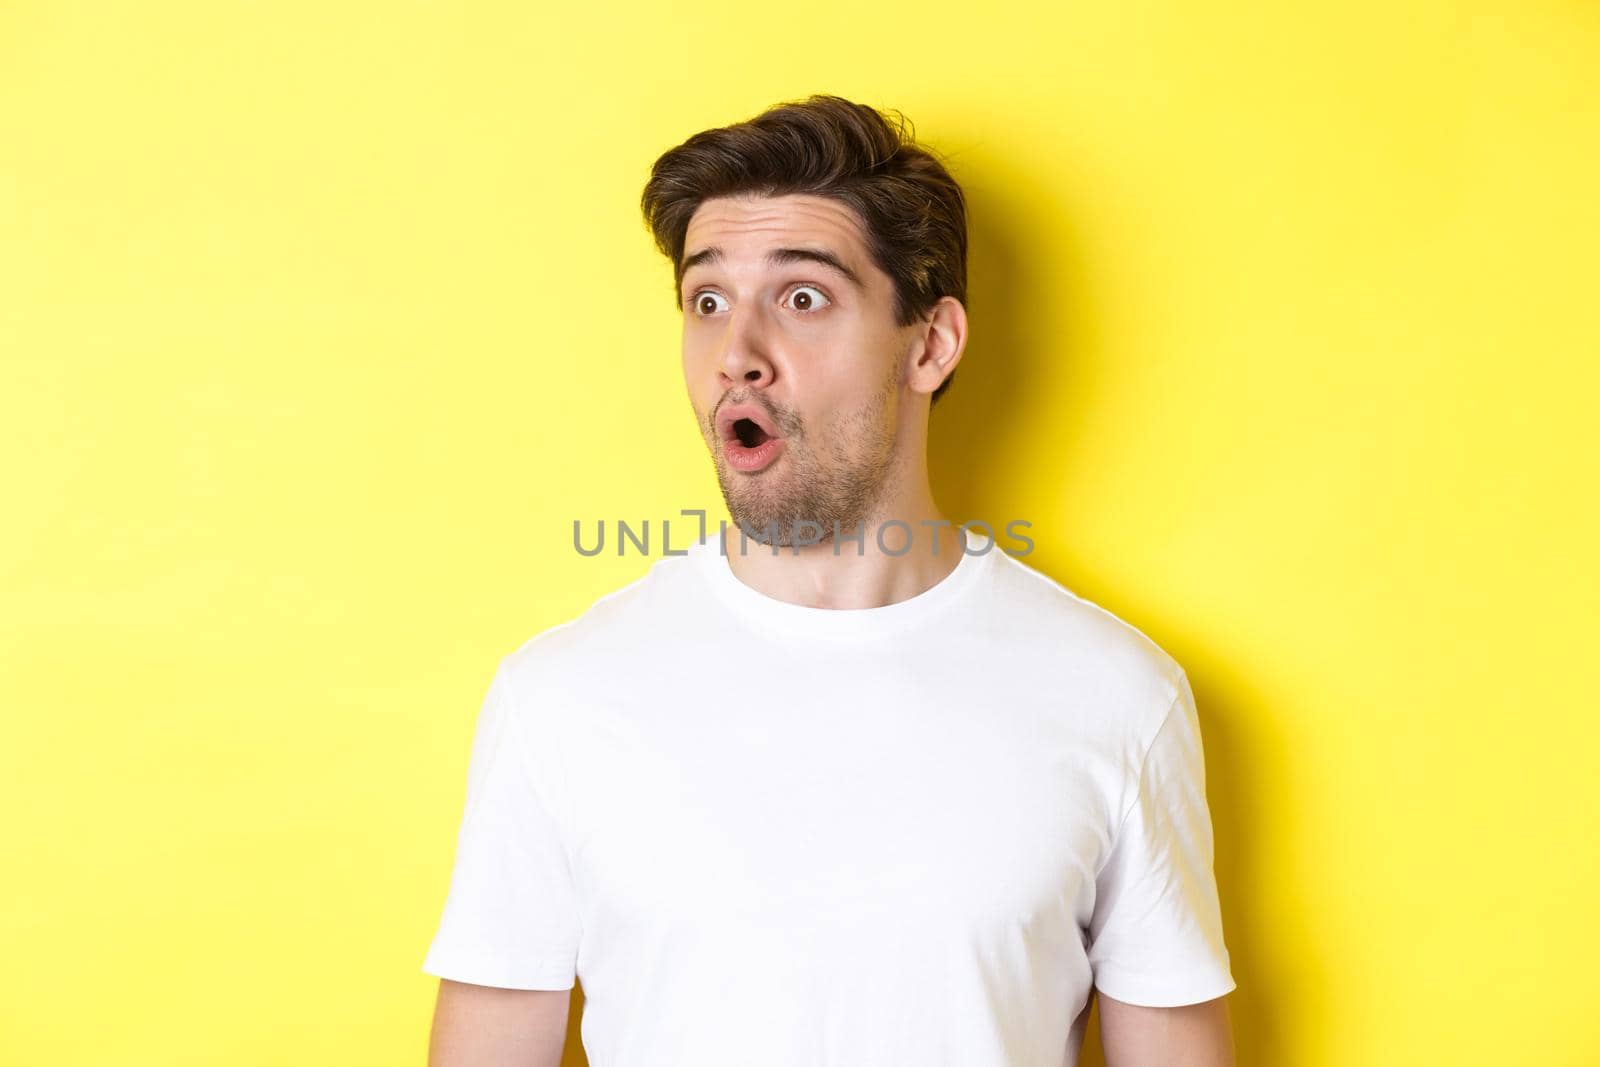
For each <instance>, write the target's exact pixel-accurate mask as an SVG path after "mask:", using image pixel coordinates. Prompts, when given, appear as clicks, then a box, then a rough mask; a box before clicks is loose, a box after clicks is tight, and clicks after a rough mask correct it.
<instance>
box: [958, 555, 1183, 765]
mask: <svg viewBox="0 0 1600 1067" xmlns="http://www.w3.org/2000/svg"><path fill="white" fill-rule="evenodd" d="M998 555H999V558H998V559H996V560H995V561H994V567H993V580H992V583H991V587H992V590H993V594H994V595H993V597H992V598H991V600H990V601H989V603H990V605H991V607H990V619H989V623H988V625H989V626H990V627H992V628H996V629H998V630H1000V631H1001V632H1002V633H1003V635H1004V638H1005V639H1006V640H1007V641H1008V642H1010V643H1013V644H1014V646H1015V647H1017V648H1020V649H1021V650H1022V651H1024V652H1025V653H1026V654H1027V655H1028V657H1029V659H1030V660H1031V661H1032V662H1036V663H1039V664H1043V665H1048V667H1049V669H1050V671H1051V673H1052V674H1054V675H1056V676H1057V677H1059V678H1060V680H1061V682H1062V684H1063V687H1064V688H1067V689H1070V690H1072V691H1074V692H1075V693H1077V694H1079V695H1084V696H1087V697H1089V698H1091V699H1090V703H1091V704H1092V706H1093V707H1095V708H1098V709H1101V710H1102V711H1103V713H1104V714H1106V715H1107V716H1110V717H1112V718H1114V719H1116V720H1117V724H1118V725H1121V726H1124V727H1131V728H1132V730H1133V733H1134V734H1135V735H1136V736H1141V737H1143V736H1147V735H1149V734H1153V733H1154V731H1155V729H1156V728H1157V727H1158V726H1159V725H1160V721H1161V720H1162V719H1163V718H1164V717H1165V716H1166V713H1167V711H1168V709H1169V708H1170V707H1171V706H1172V704H1173V701H1174V700H1175V699H1176V698H1177V697H1178V696H1179V695H1180V694H1181V693H1182V692H1183V691H1184V687H1185V684H1186V678H1185V673H1184V669H1183V667H1182V665H1181V664H1179V662H1178V661H1177V659H1176V658H1174V657H1173V656H1172V655H1171V654H1170V653H1169V652H1168V651H1167V650H1166V649H1165V648H1163V647H1162V646H1161V645H1160V644H1158V643H1157V642H1156V641H1155V640H1154V639H1153V638H1152V637H1151V636H1150V635H1149V634H1147V633H1146V632H1145V631H1143V630H1141V629H1140V628H1139V627H1137V626H1135V625H1133V624H1132V623H1131V622H1129V621H1128V620H1126V619H1124V618H1122V617H1121V616H1119V615H1117V614H1116V613H1114V612H1112V611H1111V610H1109V609H1108V608H1105V607H1103V606H1101V605H1100V604H1097V603H1095V602H1094V601H1092V600H1090V599H1088V598H1087V597H1084V596H1082V595H1080V594H1078V593H1076V592H1074V591H1073V590H1072V589H1070V588H1068V587H1067V586H1066V585H1065V584H1063V583H1062V582H1060V581H1057V580H1056V579H1054V578H1051V577H1050V576H1049V575H1047V574H1045V573H1043V572H1042V571H1040V570H1038V569H1037V568H1035V567H1033V566H1031V565H1030V564H1028V563H1025V562H1024V561H1023V560H1021V559H1019V558H1017V557H1015V556H1012V555H1009V554H1007V553H1005V552H1003V551H1001V552H999V553H998ZM1108 725H1111V724H1110V723H1108Z"/></svg>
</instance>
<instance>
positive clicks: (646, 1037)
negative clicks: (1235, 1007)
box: [422, 528, 1235, 1067]
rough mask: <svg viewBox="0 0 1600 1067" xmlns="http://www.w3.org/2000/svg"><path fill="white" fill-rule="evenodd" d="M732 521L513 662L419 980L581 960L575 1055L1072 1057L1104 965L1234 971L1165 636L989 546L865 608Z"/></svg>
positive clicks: (1204, 989) (899, 1059)
mask: <svg viewBox="0 0 1600 1067" xmlns="http://www.w3.org/2000/svg"><path fill="white" fill-rule="evenodd" d="M946 533H947V534H949V531H946ZM739 541H740V535H739V531H738V530H737V528H734V529H733V530H732V531H731V534H730V535H729V536H727V537H726V539H725V540H724V538H723V537H722V536H720V535H719V534H717V533H712V534H710V535H709V536H708V537H706V538H705V539H704V540H702V541H700V542H698V543H696V544H695V545H694V546H693V547H691V548H689V549H688V550H687V554H685V555H672V556H665V557H663V558H661V559H659V560H657V561H656V562H655V563H654V564H653V565H652V566H651V567H650V568H649V569H648V571H647V572H646V573H645V574H644V575H643V576H642V577H640V578H639V579H638V580H636V581H634V582H632V583H630V584H628V585H626V586H623V587H622V588H620V589H618V590H616V591H614V592H612V593H609V594H607V595H606V596H604V597H601V598H600V599H599V600H598V601H596V602H595V603H594V604H593V605H592V606H591V607H590V608H589V609H588V610H586V611H585V612H584V613H583V614H581V615H580V616H578V617H577V618H575V619H572V620H570V621H568V622H565V623H562V624H560V625H558V626H555V627H552V628H551V629H548V630H545V631H544V632H542V633H540V634H538V635H537V636H535V637H533V638H532V639H530V640H529V641H528V642H527V643H525V644H524V645H522V646H521V647H520V648H518V649H517V650H516V651H514V652H512V653H510V654H509V655H507V656H506V657H505V658H504V659H502V660H501V661H500V663H499V667H498V670H497V671H496V673H495V675H494V678H493V681H492V682H491V684H490V686H489V690H488V694H487V696H486V698H485V700H484V703H483V706H482V710H481V712H480V713H479V717H478V723H477V732H476V735H475V739H474V742H473V748H472V756H471V762H470V766H469V769H468V774H467V787H466V806H465V812H464V815H463V817H462V821H461V825H460V830H459V835H458V838H457V848H456V856H455V867H454V870H453V873H452V877H451V883H450V888H449V894H448V897H447V899H446V902H445V905H444V909H443V916H442V919H441V921H440V924H439V927H438V931H437V933H436V934H435V936H434V939H433V942H432V945H431V947H430V949H429V951H428V954H427V958H426V961H425V963H424V964H423V968H422V969H423V971H424V972H426V973H428V974H432V975H436V976H438V977H440V978H449V979H454V980H455V981H459V982H469V983H474V984H478V985H488V986H503V987H509V988H516V989H566V988H569V987H571V986H572V985H573V980H574V977H575V976H576V977H577V978H579V979H581V981H582V983H583V991H584V1006H583V1017H582V1024H581V1026H582V1039H583V1044H584V1047H585V1050H586V1051H587V1054H588V1057H589V1062H590V1063H592V1064H594V1067H721V1065H728V1067H734V1065H737V1067H750V1065H751V1064H760V1065H762V1067H791V1065H793V1067H802V1065H803V1067H819V1065H834V1064H847V1065H850V1067H879V1065H881V1067H890V1065H893V1067H904V1065H907V1064H916V1065H918V1067H941V1065H949V1067H1063V1065H1066V1067H1071V1065H1072V1064H1074V1063H1075V1062H1076V1060H1077V1057H1078V1050H1079V1046H1080V1044H1081V1041H1082V1037H1083V1027H1084V1023H1085V1020H1086V1017H1087V1010H1086V1006H1087V1003H1088V997H1089V993H1090V987H1091V984H1092V985H1093V986H1096V987H1098V988H1099V989H1101V990H1103V991H1104V992H1105V993H1106V995H1108V996H1111V997H1114V998H1116V999H1118V1000H1122V1001H1126V1002H1129V1003H1133V1004H1145V1005H1157V1006H1169V1005H1179V1004H1190V1003H1196V1002H1199V1001H1204V1000H1209V999H1211V998H1213V997H1218V996H1221V995H1223V994H1224V993H1227V992H1229V991H1230V990H1232V989H1233V988H1234V986H1235V983H1234V981H1233V978H1232V976H1231V974H1230V971H1229V958H1228V951H1227V949H1226V948H1225V946H1224V943H1223V936H1222V920H1221V914H1220V910H1219V907H1218V899H1217V890H1216V883H1215V880H1214V876H1213V871H1212V830H1211V822H1210V816H1209V813H1208V810H1207V807H1206V800H1205V769H1204V763H1203V761H1202V752H1201V743H1200V733H1199V724H1198V720H1197V718H1196V713H1195V705H1194V698H1193V694H1192V692H1191V690H1190V687H1189V682H1188V678H1187V676H1186V675H1185V673H1184V671H1183V669H1182V668H1181V667H1180V666H1179V665H1178V664H1177V663H1176V662H1175V661H1174V660H1173V659H1172V658H1171V657H1170V656H1168V655H1167V654H1166V653H1165V652H1163V651H1162V650H1161V649H1160V648H1159V647H1158V646H1156V645H1155V644H1154V643H1153V642H1152V641H1151V640H1150V639H1149V638H1148V637H1146V636H1145V635H1144V634H1143V633H1141V632H1140V631H1138V630H1137V629H1135V628H1134V627H1132V626H1131V625H1129V624H1128V623H1125V622H1123V621H1121V620H1120V619H1118V618H1117V617H1116V616H1114V615H1112V614H1111V613H1109V612H1108V611H1106V610H1105V609H1103V608H1100V607H1098V606H1096V605H1095V604H1093V603H1091V602H1089V601H1087V600H1084V599H1083V598H1081V597H1079V596H1077V595H1076V594H1074V593H1072V592H1070V591H1068V590H1067V589H1065V588H1064V587H1063V586H1061V585H1060V584H1058V583H1057V582H1055V581H1053V580H1051V579H1049V578H1047V577H1045V576H1044V575H1042V574H1041V573H1039V572H1038V571H1036V570H1034V569H1033V568H1032V567H1029V566H1028V565H1026V564H1024V563H1023V562H1022V561H1021V560H1019V559H1017V558H1015V557H1012V556H1010V555H1008V554H1006V553H1005V552H1004V551H1003V550H1001V549H999V548H997V547H995V546H994V542H993V541H992V540H988V539H985V538H983V537H981V536H980V535H977V534H970V535H969V541H970V546H969V553H970V554H968V553H964V554H963V555H962V557H961V559H960V562H959V565H958V566H957V567H956V568H955V570H954V571H953V572H952V573H950V574H949V575H947V576H946V577H945V578H944V579H943V580H941V581H940V582H939V583H937V584H936V585H934V586H933V587H931V588H929V589H927V590H926V591H924V592H922V593H920V594H919V595H917V596H914V597H911V598H910V599H907V600H903V601H900V602H898V603H894V604H890V605H887V606H884V607H877V608H866V609H859V610H833V609H827V608H811V607H804V606H801V605H798V604H792V603H789V602H787V601H781V600H777V599H775V598H772V597H769V596H767V595H766V594H763V593H760V592H758V591H756V590H755V589H754V588H752V587H750V586H748V585H745V584H744V583H743V582H742V581H741V580H740V579H739V578H738V577H737V576H736V575H735V574H734V573H733V571H732V570H731V568H730V566H729V561H728V558H727V555H726V554H725V553H733V552H738V551H739V550H740V547H739ZM940 541H941V550H942V551H953V552H959V551H961V548H960V543H959V540H958V539H957V538H956V537H955V536H954V535H950V536H945V537H941V539H940ZM980 549H987V550H986V551H979V550H980ZM747 551H750V552H757V551H760V552H770V551H772V550H771V548H770V547H767V546H763V545H760V544H758V543H756V542H755V541H753V540H752V541H750V542H749V547H748V549H747ZM784 551H787V550H784ZM841 551H843V552H849V551H854V549H853V548H851V547H850V546H848V545H846V546H845V547H843V548H841Z"/></svg>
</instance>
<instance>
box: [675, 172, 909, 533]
mask: <svg viewBox="0 0 1600 1067" xmlns="http://www.w3.org/2000/svg"><path fill="white" fill-rule="evenodd" d="M712 250H715V252H712ZM774 253H777V255H776V256H775V255H774ZM812 254H820V256H822V257H823V259H822V260H819V259H817V258H812ZM827 259H831V260H833V261H835V262H834V263H829V262H825V261H824V260H827ZM684 262H685V264H687V265H688V267H687V269H686V270H685V271H684V274H683V284H682V287H681V289H680V292H679V299H680V303H681V305H682V307H683V369H684V377H685V381H686V383H687V385H688V390H689V399H690V402H691V404H692V405H693V406H694V411H695V416H696V418H697V420H698V422H699V424H700V429H701V432H702V433H703V434H704V435H705V439H706V443H707V445H708V446H709V447H710V449H711V456H712V461H713V463H714V464H715V465H716V469H717V481H718V482H719V483H720V485H721V487H722V495H723V498H724V500H725V501H726V502H727V505H728V511H729V514H730V516H731V517H732V519H733V521H734V522H735V523H736V524H744V525H746V526H747V527H748V528H749V529H751V530H752V532H754V531H760V530H762V529H764V528H765V527H766V526H767V524H768V523H769V522H775V523H776V524H777V527H778V531H779V539H778V543H779V544H789V543H790V542H791V536H792V532H793V529H794V524H795V522H797V521H799V520H810V521H811V522H815V523H818V524H820V526H821V527H822V530H821V537H822V540H823V541H824V542H826V541H828V540H830V539H831V537H832V533H833V527H834V523H835V522H837V523H838V526H839V529H840V530H841V531H853V530H854V529H855V528H856V526H857V525H858V524H860V523H863V522H865V523H868V532H867V537H868V538H869V539H870V538H871V537H872V536H873V533H872V527H871V522H872V516H873V515H874V514H875V509H876V508H877V507H878V505H879V504H880V503H881V502H882V501H883V500H884V498H885V497H886V496H888V495H889V494H890V493H892V491H893V480H894V478H895V476H896V475H897V473H898V472H899V471H900V470H901V469H902V465H901V461H902V457H901V456H900V455H898V454H897V448H896V444H897V441H898V439H899V437H900V435H899V433H898V432H897V428H898V426H899V421H900V416H901V414H902V412H901V401H902V395H903V394H902V392H901V385H902V380H903V375H904V371H905V357H906V356H907V354H908V351H909V349H908V346H909V344H910V343H911V340H912V338H913V336H914V334H915V332H916V330H915V327H914V326H913V327H897V326H896V325H895V323H894V313H893V306H894V288H893V282H892V280H891V279H890V278H889V276H888V275H887V274H885V273H883V271H882V270H880V269H879V268H878V267H877V266H876V265H875V264H874V263H873V262H872V258H871V256H870V254H869V253H868V251H867V247H866V243H865V240H864V237H863V235H862V231H861V227H860V223H859V222H858V220H857V218H856V215H855V213H854V212H853V211H852V210H851V209H850V208H848V207H846V206H845V205H844V204H841V203H839V202H838V201H835V200H831V199H827V198H824V197H817V196H806V195H789V196H781V197H720V198H716V199H711V200H707V201H705V202H704V203H703V204H701V205H700V207H699V209H698V210H697V211H696V212H695V214H694V216H693V217H692V218H691V219H690V221H689V227H688V233H687V236H686V240H685V244H684ZM852 276H853V278H852ZM740 416H745V417H747V418H748V420H749V421H739V417H740ZM752 423H755V424H759V427H758V426H756V425H752ZM760 427H764V429H762V428H760ZM811 533H812V536H816V532H815V531H812V532H811Z"/></svg>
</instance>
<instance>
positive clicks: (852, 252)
mask: <svg viewBox="0 0 1600 1067" xmlns="http://www.w3.org/2000/svg"><path fill="white" fill-rule="evenodd" d="M708 245H716V246H718V247H720V248H721V249H722V250H723V252H724V253H725V254H726V255H727V256H728V257H729V258H731V259H738V258H745V257H754V256H758V255H760V254H762V253H763V252H764V251H765V250H766V249H767V248H769V247H776V246H779V245H811V246H817V245H820V246H822V247H824V248H827V249H830V250H831V251H833V252H835V253H837V254H838V255H839V257H840V258H841V259H843V260H845V261H846V262H849V263H852V264H854V265H861V264H863V263H864V261H865V260H866V258H867V257H866V243H865V241H864V240H863V237H862V230H861V222H860V219H859V218H858V217H857V216H856V213H855V212H854V211H853V210H852V209H851V208H849V207H847V206H846V205H844V204H842V203H840V202H839V201H837V200H833V199H831V198H829V197H824V196H812V195H809V194H805V193H790V194H786V195H784V196H719V197H713V198H711V199H709V200H706V201H705V202H703V203H702V204H701V205H700V206H699V207H698V208H697V209H696V210H695V213H694V215H693V216H692V217H690V219H689V226H688V229H687V231H686V232H685V234H684V255H685V256H686V257H687V256H690V255H693V254H694V253H695V252H697V251H699V250H700V249H702V248H704V247H706V246H708Z"/></svg>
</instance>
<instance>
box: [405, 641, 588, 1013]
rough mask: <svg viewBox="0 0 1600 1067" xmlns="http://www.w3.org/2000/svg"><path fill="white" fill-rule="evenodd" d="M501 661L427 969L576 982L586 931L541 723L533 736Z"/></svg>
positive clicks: (459, 975)
mask: <svg viewBox="0 0 1600 1067" xmlns="http://www.w3.org/2000/svg"><path fill="white" fill-rule="evenodd" d="M505 671H506V665H505V663H504V662H503V661H502V663H501V665H500V669H499V670H497V671H496V673H495V677H494V680H493V682H492V683H491V684H490V686H489V692H488V694H487V696H486V697H485V698H484V701H483V705H482V708H481V709H480V711H479V713H478V720H477V727H476V730H475V733H474V735H473V742H472V755H471V759H470V761H469V764H468V769H467V791H466V792H467V795H466V805H465V809H464V812H463V814H462V818H461V824H460V828H459V830H458V832H457V835H456V851H455V866H454V868H453V870H452V871H451V876H450V889H449V893H448V896H447V897H446V899H445V905H444V912H443V916H442V917H441V919H440V922H439V926H438V929H437V931H436V933H435V934H434V937H433V942H432V944H431V945H430V946H429V949H428V953H427V958H426V960H425V961H424V962H423V965H422V970H423V972H424V973H426V974H432V975H436V976H437V977H440V978H449V979H451V980H453V981H457V982H469V983H471V984H473V985H486V986H501V987H504V988H508V989H570V988H572V986H573V983H574V980H575V977H576V974H577V953H578V941H579V935H580V932H581V927H580V920H579V913H578V904H577V896H576V892H575V890H574V886H573V881H572V874H571V870H570V868H569V866H568V861H567V856H566V852H565V849H564V846H563V844H562V840H561V837H560V835H559V833H558V830H557V822H556V819H555V816H554V814H553V810H552V808H551V807H550V805H549V804H548V803H547V801H548V799H549V794H550V786H549V784H548V783H546V782H542V781H541V780H540V779H541V777H542V775H541V774H540V773H539V770H540V768H542V767H549V766H551V760H549V759H548V758H547V757H548V755H549V753H548V752H547V751H546V750H545V749H544V748H543V747H536V746H546V745H550V744H551V743H552V739H550V738H547V737H545V736H544V733H545V731H544V730H543V729H539V730H536V731H534V732H533V733H532V735H531V736H530V733H529V730H528V727H527V725H526V723H525V722H524V719H523V716H522V715H521V714H518V712H519V711H524V710H526V709H522V708H518V707H517V706H516V704H515V702H514V699H513V696H512V693H511V690H510V688H509V683H508V680H507V678H506V676H505Z"/></svg>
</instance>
